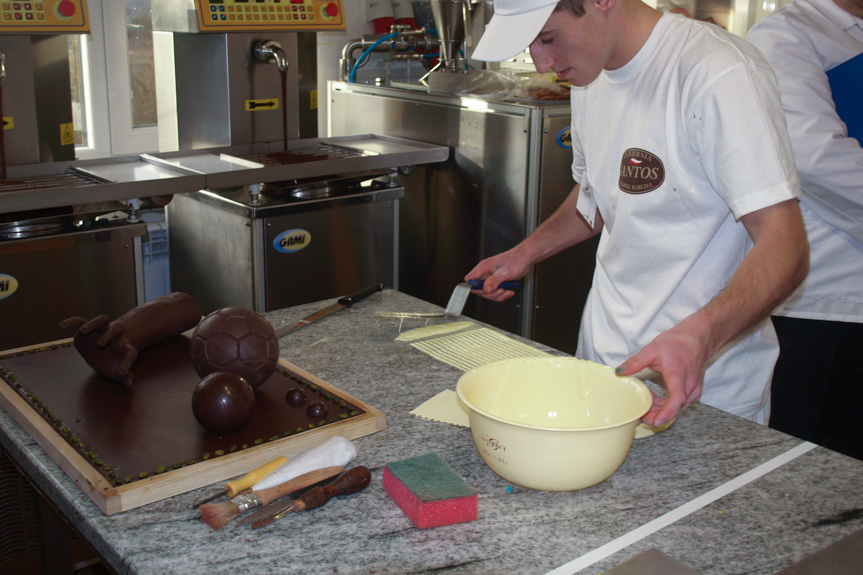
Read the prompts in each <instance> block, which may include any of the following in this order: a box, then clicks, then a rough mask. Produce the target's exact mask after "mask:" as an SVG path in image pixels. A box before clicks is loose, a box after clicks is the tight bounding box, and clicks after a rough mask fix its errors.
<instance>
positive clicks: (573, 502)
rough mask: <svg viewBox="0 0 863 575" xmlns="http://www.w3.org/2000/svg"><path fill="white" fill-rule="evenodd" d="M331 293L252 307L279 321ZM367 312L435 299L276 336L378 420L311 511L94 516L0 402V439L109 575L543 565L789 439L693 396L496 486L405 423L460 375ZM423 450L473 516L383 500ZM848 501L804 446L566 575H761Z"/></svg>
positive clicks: (796, 550)
mask: <svg viewBox="0 0 863 575" xmlns="http://www.w3.org/2000/svg"><path fill="white" fill-rule="evenodd" d="M332 301H334V300H327V301H325V302H318V303H315V304H308V305H303V306H298V307H296V308H291V309H288V310H280V311H278V312H272V313H268V314H265V315H266V316H267V318H268V319H269V320H270V321H271V322H272V324H273V326H274V327H275V328H276V329H278V328H279V327H281V326H282V325H283V324H288V323H294V322H296V321H298V320H299V319H301V318H302V317H304V316H306V315H309V314H310V313H311V312H313V311H316V310H317V309H319V308H321V307H323V306H324V305H327V304H329V303H332ZM376 311H420V312H431V311H440V308H438V307H436V306H433V305H431V304H428V303H425V302H422V301H420V300H417V299H415V298H411V297H409V296H406V295H404V294H401V293H399V292H396V291H392V290H385V291H384V292H381V293H376V294H373V295H372V296H370V297H369V298H368V299H366V300H363V301H362V302H360V303H358V304H356V305H355V306H354V307H352V308H349V309H345V310H342V311H340V312H338V313H336V314H333V315H330V316H328V317H327V318H325V319H323V320H321V321H319V322H317V323H314V324H312V325H309V326H307V327H304V328H303V329H300V330H298V331H296V332H293V333H291V334H288V335H287V336H285V337H283V338H282V339H281V353H282V356H283V357H284V358H285V359H286V360H288V361H290V362H292V363H294V364H296V365H298V366H299V367H301V368H303V369H306V370H308V371H310V372H312V373H314V374H315V375H317V376H319V377H321V378H322V379H324V380H325V381H328V382H330V383H332V384H333V385H335V386H336V387H338V388H339V389H342V390H344V391H346V392H348V393H350V394H352V395H354V396H356V397H357V398H359V399H361V400H362V401H364V402H366V403H368V404H370V405H372V406H374V407H376V408H378V409H381V410H382V411H383V412H384V413H386V415H387V427H386V429H385V430H383V431H381V432H378V433H375V434H373V435H370V436H367V437H364V438H360V439H357V440H356V441H355V443H356V445H357V448H358V450H359V453H358V455H357V459H356V461H355V463H356V464H361V465H366V466H368V467H369V468H370V469H371V470H372V484H371V485H370V487H369V488H368V489H367V490H366V491H364V492H362V493H361V494H358V495H353V496H349V497H346V498H342V499H339V500H335V501H332V502H331V503H330V504H328V505H327V506H325V507H323V508H320V509H317V510H314V511H310V512H307V513H304V514H297V515H293V516H288V517H286V518H284V519H282V520H281V521H278V522H276V523H274V524H272V525H271V526H269V527H267V528H264V529H260V530H255V531H252V530H249V529H248V528H232V524H229V525H228V527H226V528H224V529H222V530H220V531H214V530H212V529H210V528H209V527H208V526H207V525H205V524H204V523H203V522H201V520H200V519H199V516H198V513H197V511H194V510H192V508H191V507H192V504H193V503H194V502H195V501H197V500H198V499H200V498H201V497H203V496H204V495H207V494H209V493H211V492H212V489H213V488H212V487H210V488H205V489H200V490H197V491H193V492H190V493H186V494H183V495H179V496H176V497H173V498H170V499H167V500H163V501H159V502H156V503H153V504H150V505H147V506H145V507H142V508H138V509H133V510H130V511H127V512H124V513H120V514H117V515H114V516H111V517H108V516H105V515H104V514H102V512H101V511H100V510H99V509H98V508H97V507H96V505H94V504H93V503H92V502H91V501H90V500H89V499H88V498H87V497H86V496H85V494H84V493H83V492H82V491H81V490H80V489H79V488H78V487H77V486H76V485H75V484H74V483H73V482H72V481H71V480H70V479H69V478H68V477H67V476H66V475H65V474H64V473H63V472H62V471H61V470H60V469H59V468H58V467H57V465H55V464H54V462H53V461H52V460H51V459H50V458H49V457H48V456H47V455H46V454H45V452H44V451H43V450H42V449H41V448H40V447H39V446H38V445H36V443H35V442H34V441H33V440H32V439H31V438H30V437H29V436H27V434H26V433H25V432H24V431H23V430H22V429H21V428H20V427H19V426H18V424H17V423H15V421H14V420H13V419H12V418H11V417H10V416H9V415H8V414H7V413H6V412H4V411H2V410H0V448H2V449H3V450H4V451H5V452H6V453H8V454H9V455H10V456H11V457H12V458H13V459H14V460H15V461H16V462H17V463H18V465H19V466H20V467H21V468H22V469H23V470H24V471H25V473H26V474H27V475H28V476H29V477H30V478H31V480H32V481H33V482H34V484H35V485H36V486H37V487H38V488H39V489H40V490H41V491H42V492H43V493H45V494H46V495H47V496H48V497H49V498H50V499H51V500H52V501H53V502H54V504H55V505H56V506H57V507H58V508H59V509H60V510H61V511H62V512H63V513H64V514H65V515H66V516H67V517H68V518H69V520H70V521H71V522H72V523H73V524H74V525H75V526H76V527H77V529H78V530H79V531H80V533H81V534H82V535H83V536H84V537H86V538H87V539H88V540H89V541H90V543H91V544H92V545H93V546H94V548H95V549H96V550H97V551H98V552H99V553H100V554H101V555H102V556H103V558H104V560H105V561H106V562H107V563H108V564H109V565H111V566H112V567H113V568H114V569H115V570H116V571H118V572H119V573H123V574H126V573H139V574H148V573H154V574H155V573H230V574H232V575H236V574H240V573H255V574H260V573H303V574H328V575H331V574H341V575H347V574H361V573H363V574H367V573H377V574H400V573H432V572H440V571H443V572H446V573H452V574H505V573H518V574H541V573H546V572H548V571H550V570H553V569H555V568H557V567H559V566H561V565H565V564H567V563H569V562H570V561H572V560H574V559H576V558H578V557H581V556H583V555H585V554H586V553H588V552H590V551H592V550H594V549H596V548H599V547H601V546H602V545H604V544H606V543H608V542H610V541H613V540H615V539H617V538H618V537H621V536H624V535H625V534H627V533H629V532H631V531H632V530H634V529H636V528H638V527H639V526H641V525H643V524H646V523H648V522H650V521H652V520H654V519H656V518H657V517H660V516H662V515H663V514H665V513H667V512H669V511H672V510H674V509H677V508H678V507H680V506H681V505H685V504H686V503H687V502H689V501H691V500H693V499H695V498H696V497H698V496H700V495H702V494H704V493H707V492H709V491H710V490H711V489H714V488H716V487H718V486H720V485H722V484H724V483H726V482H728V481H731V480H734V478H736V477H738V476H740V475H741V474H743V473H746V472H747V471H749V470H751V469H753V468H755V467H757V466H758V465H761V464H762V463H764V462H766V461H768V460H770V459H772V458H773V457H776V456H779V455H781V454H783V453H785V452H787V451H788V450H790V449H792V448H795V447H796V446H798V445H800V443H801V442H800V441H799V440H796V439H794V438H792V437H789V436H787V435H783V434H781V433H779V432H776V431H773V430H771V429H768V428H765V427H761V426H759V425H756V424H754V423H750V422H748V421H745V420H742V419H739V418H737V417H734V416H731V415H728V414H725V413H723V412H721V411H718V410H716V409H713V408H710V407H708V406H704V405H700V404H699V405H695V406H692V407H691V408H689V409H688V410H687V411H686V412H685V413H684V414H683V416H682V417H681V418H680V419H679V421H678V422H677V423H676V424H675V426H674V427H673V428H671V429H670V430H668V431H666V432H664V433H661V434H659V435H657V436H654V437H650V438H646V439H641V440H637V441H636V442H635V443H634V444H633V447H632V450H631V452H630V454H629V456H628V457H627V459H626V461H625V462H624V463H623V465H622V466H621V468H620V469H619V470H618V471H617V472H616V473H615V474H614V475H613V476H612V477H611V478H610V479H608V480H607V481H605V482H603V483H601V484H599V485H596V486H594V487H591V488H588V489H585V490H582V491H575V492H569V493H550V492H539V491H533V490H529V489H525V488H521V487H517V486H510V485H509V484H508V483H507V482H506V481H505V480H503V479H501V478H500V477H498V476H497V475H495V474H494V473H493V472H492V471H491V470H490V469H489V468H488V467H486V466H485V464H484V463H483V462H482V461H481V459H480V458H479V455H478V454H477V452H476V450H475V448H474V446H473V441H472V439H471V435H470V431H469V430H468V429H465V428H461V427H456V426H451V425H447V424H444V423H437V422H433V421H429V420H426V419H422V418H419V417H415V416H412V415H409V412H410V410H411V409H413V408H415V407H416V406H418V405H419V404H421V403H422V402H423V401H425V400H427V399H429V398H430V397H432V396H434V395H435V394H437V393H439V392H440V391H442V390H444V389H455V384H456V381H457V380H458V377H459V375H460V373H461V372H459V371H458V370H456V369H455V368H453V367H450V366H448V365H446V364H443V363H441V362H438V361H436V360H434V359H432V358H431V357H429V356H427V355H425V354H423V353H422V352H419V351H417V350H415V349H413V348H412V347H411V346H410V345H408V344H406V343H403V342H396V341H395V338H396V336H397V335H398V320H394V319H390V318H383V317H379V316H376V315H375V312H376ZM420 325H422V324H420V323H415V324H407V323H406V325H405V328H410V327H419V326H420ZM540 347H541V346H540ZM544 349H546V350H547V351H553V350H548V349H547V348H544ZM429 452H435V453H437V454H438V455H440V456H441V458H443V459H444V461H446V462H447V463H448V464H449V465H450V466H451V467H452V468H453V469H455V470H456V471H457V472H458V473H459V474H461V475H462V476H463V477H464V478H465V480H466V481H467V482H468V483H470V484H471V485H472V486H474V487H476V488H477V490H478V492H479V518H478V519H477V520H476V521H473V522H470V523H463V524H459V525H451V526H446V527H440V528H435V529H427V530H418V529H416V528H415V527H414V526H413V525H412V524H411V522H410V520H409V519H408V518H407V517H406V516H405V515H404V513H402V511H401V510H400V509H399V508H398V506H397V505H396V504H395V503H394V502H393V501H392V500H391V499H390V498H389V496H388V495H387V494H386V493H385V492H384V490H383V488H382V485H381V481H382V475H383V466H384V465H385V464H386V463H388V462H391V461H398V460H402V459H406V458H409V457H414V456H417V455H422V454H425V453H429ZM508 488H511V489H508ZM861 510H863V462H860V461H857V460H853V459H850V458H847V457H844V456H842V455H839V454H836V453H834V452H831V451H828V450H826V449H823V448H816V449H814V450H812V451H809V452H807V453H805V454H803V455H801V456H800V457H798V458H796V459H794V460H793V461H790V462H789V463H787V464H785V465H783V466H781V467H779V468H778V469H776V470H774V471H772V472H770V473H767V474H766V475H764V476H763V477H760V478H758V479H756V480H755V481H753V482H751V483H748V484H746V485H744V486H743V487H741V488H739V489H737V490H735V491H732V492H731V493H729V494H728V495H726V496H724V497H721V498H720V499H718V500H717V501H715V502H713V503H711V504H709V505H706V506H704V507H703V508H701V509H698V510H697V511H695V512H693V513H691V514H689V515H686V516H684V517H682V518H681V519H679V520H678V521H675V522H673V523H671V524H670V525H668V526H666V527H664V528H662V529H660V530H658V531H656V532H655V533H652V534H650V535H648V536H647V537H645V538H642V539H639V540H636V541H634V542H633V543H632V544H631V545H628V546H626V547H624V548H623V549H621V550H620V551H617V552H616V553H613V554H611V555H609V556H608V557H606V558H604V559H602V560H600V561H598V562H596V563H594V564H592V565H591V566H589V567H586V568H585V569H584V570H583V571H581V572H582V573H590V574H594V575H595V574H598V573H602V572H603V571H608V570H609V569H611V568H612V567H615V566H617V565H620V564H621V563H623V562H624V561H626V560H628V559H631V558H633V557H635V556H637V555H638V554H640V553H642V552H643V551H645V550H647V549H651V548H658V549H660V550H662V551H663V552H665V553H666V554H668V555H670V556H672V557H674V558H675V559H677V560H679V561H681V562H683V563H684V564H686V565H688V566H689V567H691V568H693V569H695V570H697V571H699V572H701V573H703V574H704V575H727V574H730V573H747V574H750V575H771V574H774V573H776V572H777V571H779V570H780V569H783V568H785V567H787V566H789V565H791V564H793V563H795V562H797V561H800V560H801V559H803V558H805V557H806V556H808V555H810V554H812V553H814V552H815V551H817V550H819V549H822V548H824V547H826V546H827V545H829V544H831V543H833V542H835V541H838V540H839V539H841V538H842V537H844V536H846V535H849V534H850V533H853V532H855V531H857V530H859V529H861V528H863V511H861Z"/></svg>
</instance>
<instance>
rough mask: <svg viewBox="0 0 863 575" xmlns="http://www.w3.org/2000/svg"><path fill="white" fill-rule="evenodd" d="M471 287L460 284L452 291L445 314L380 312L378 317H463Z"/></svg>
mask: <svg viewBox="0 0 863 575" xmlns="http://www.w3.org/2000/svg"><path fill="white" fill-rule="evenodd" d="M470 289H471V288H470V285H468V284H466V283H460V284H458V285H457V286H455V289H454V290H452V295H451V296H449V302H448V303H447V304H446V310H444V312H443V313H420V312H410V311H379V312H377V315H379V316H382V317H397V318H419V319H439V318H447V319H451V318H456V317H458V316H460V315H461V312H462V310H463V309H464V304H465V302H466V301H467V296H469V295H470Z"/></svg>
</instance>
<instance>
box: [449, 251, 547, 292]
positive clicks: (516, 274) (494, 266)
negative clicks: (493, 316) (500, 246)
mask: <svg viewBox="0 0 863 575" xmlns="http://www.w3.org/2000/svg"><path fill="white" fill-rule="evenodd" d="M523 251H524V250H520V249H519V246H516V247H514V248H513V249H511V250H508V251H505V252H503V253H501V254H498V255H496V256H492V257H490V258H486V259H484V260H482V261H481V262H479V263H478V264H477V265H476V267H474V268H473V269H472V270H471V271H470V272H469V273H468V274H467V275H466V276H464V279H465V281H468V280H479V279H481V280H485V282H484V283H483V286H482V289H479V290H474V292H473V293H475V294H477V295H479V296H482V297H484V298H485V299H488V300H491V301H497V302H501V301H505V300H508V299H509V298H511V297H512V296H513V295H515V292H514V291H512V290H505V289H502V288H500V287H498V286H500V284H501V282H504V281H515V280H519V279H521V278H523V277H524V276H525V274H527V272H528V270H529V269H530V265H531V264H530V262H529V261H528V259H527V258H526V257H525V256H524V255H522V252H523Z"/></svg>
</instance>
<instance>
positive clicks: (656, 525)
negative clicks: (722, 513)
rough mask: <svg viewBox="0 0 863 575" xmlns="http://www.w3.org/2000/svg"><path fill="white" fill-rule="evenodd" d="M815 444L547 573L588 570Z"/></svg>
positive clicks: (563, 574)
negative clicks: (587, 568)
mask: <svg viewBox="0 0 863 575" xmlns="http://www.w3.org/2000/svg"><path fill="white" fill-rule="evenodd" d="M816 447H818V446H817V445H815V444H814V443H809V442H808V441H804V442H803V443H801V444H800V445H798V446H796V447H794V448H792V449H789V450H788V451H786V452H785V453H782V454H780V455H777V456H776V457H774V458H773V459H771V460H769V461H766V462H764V463H762V464H761V465H759V466H758V467H755V468H753V469H750V470H749V471H747V472H746V473H743V474H741V475H738V476H737V477H735V478H734V479H731V480H729V481H726V482H725V483H723V484H722V485H720V486H719V487H716V488H715V489H712V490H710V491H708V492H707V493H705V494H704V495H700V496H698V497H696V498H695V499H693V500H692V501H688V502H686V503H684V504H683V505H681V506H680V507H678V508H677V509H672V510H671V511H669V512H668V513H666V514H665V515H662V516H660V517H657V518H656V519H654V520H653V521H650V522H648V523H645V524H644V525H642V526H640V527H636V528H635V529H633V530H632V531H630V532H629V533H626V534H624V535H621V536H620V537H618V538H617V539H614V540H613V541H609V542H608V543H606V544H605V545H603V546H601V547H597V548H596V549H594V550H593V551H590V552H588V553H585V554H584V555H582V556H581V557H578V558H576V559H573V560H572V561H570V562H569V563H565V564H563V565H561V566H560V567H558V568H556V569H553V570H551V571H549V572H548V573H546V575H572V574H574V573H578V572H579V571H581V570H582V569H585V568H586V567H590V566H591V565H593V564H594V563H597V562H599V561H602V560H603V559H605V558H606V557H609V556H611V555H613V554H615V553H617V552H618V551H620V550H621V549H624V548H626V547H629V546H630V545H632V544H633V543H635V542H637V541H640V540H641V539H644V538H645V537H647V536H648V535H652V534H653V533H656V532H657V531H659V530H660V529H662V528H664V527H668V526H669V525H671V524H672V523H674V522H675V521H678V520H679V519H683V518H684V517H686V516H687V515H690V514H692V513H695V512H696V511H698V510H699V509H701V508H702V507H705V506H707V505H710V504H711V503H713V502H714V501H716V500H717V499H720V498H722V497H725V496H726V495H728V494H729V493H732V492H733V491H736V490H738V489H740V488H741V487H743V486H744V485H746V484H748V483H751V482H752V481H755V480H756V479H758V478H759V477H762V476H763V475H767V474H768V473H770V472H771V471H773V470H774V469H777V468H779V467H782V466H783V465H785V464H786V463H788V462H790V461H793V460H795V459H797V458H798V457H800V456H801V455H803V454H804V453H806V452H808V451H810V450H812V449H815V448H816Z"/></svg>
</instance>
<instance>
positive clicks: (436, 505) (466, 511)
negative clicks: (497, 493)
mask: <svg viewBox="0 0 863 575" xmlns="http://www.w3.org/2000/svg"><path fill="white" fill-rule="evenodd" d="M384 490H386V492H387V493H389V495H390V497H392V499H393V501H395V502H396V503H397V504H398V506H399V507H401V509H402V511H404V512H405V515H407V516H408V518H409V519H410V520H411V521H413V524H414V525H416V526H417V528H419V529H427V528H429V527H440V526H442V525H454V524H456V523H466V522H468V521H473V520H475V519H476V517H477V494H476V489H474V488H473V487H471V485H470V484H468V483H467V482H466V481H465V480H464V479H462V477H461V476H460V475H459V474H458V473H456V472H455V471H454V470H453V469H452V468H451V467H450V466H449V465H447V464H446V462H445V461H444V460H443V459H441V458H440V457H439V456H438V455H437V454H436V453H427V454H426V455H420V456H419V457H412V458H410V459H403V460H402V461H395V462H393V463H387V464H386V465H385V466H384Z"/></svg>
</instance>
